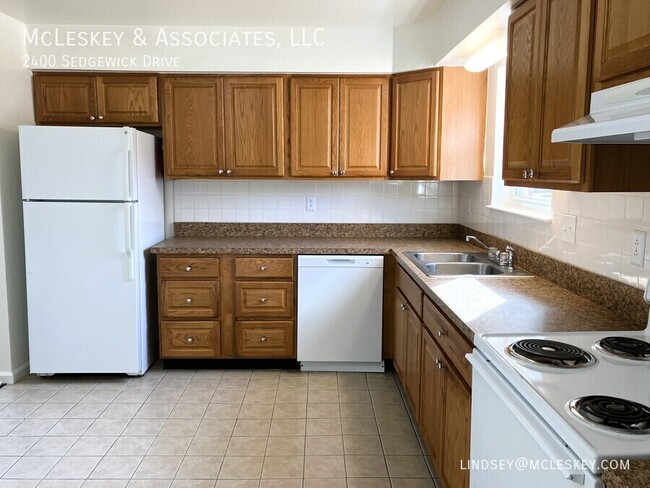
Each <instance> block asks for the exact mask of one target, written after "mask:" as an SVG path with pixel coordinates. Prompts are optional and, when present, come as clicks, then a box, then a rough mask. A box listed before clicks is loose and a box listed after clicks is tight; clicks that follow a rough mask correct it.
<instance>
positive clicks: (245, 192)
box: [173, 180, 460, 223]
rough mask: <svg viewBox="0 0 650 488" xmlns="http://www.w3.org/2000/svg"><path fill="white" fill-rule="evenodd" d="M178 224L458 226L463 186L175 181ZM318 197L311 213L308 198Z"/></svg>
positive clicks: (427, 183) (298, 181)
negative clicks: (291, 223)
mask: <svg viewBox="0 0 650 488" xmlns="http://www.w3.org/2000/svg"><path fill="white" fill-rule="evenodd" d="M173 188H174V220H175V221H176V222H314V223H321V222H322V223H455V222H457V221H458V195H459V189H460V185H459V183H453V182H443V183H438V182H435V181H312V180H309V181H300V180H245V181H242V180H217V181H215V180H176V181H174V182H173ZM307 196H314V197H316V210H315V211H307V210H305V206H306V197H307Z"/></svg>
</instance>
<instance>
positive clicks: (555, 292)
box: [151, 236, 650, 488]
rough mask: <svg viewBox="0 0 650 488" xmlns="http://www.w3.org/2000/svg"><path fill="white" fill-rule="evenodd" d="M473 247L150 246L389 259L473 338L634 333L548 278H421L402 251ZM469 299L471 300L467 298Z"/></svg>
mask: <svg viewBox="0 0 650 488" xmlns="http://www.w3.org/2000/svg"><path fill="white" fill-rule="evenodd" d="M477 250H479V249H478V248H477V247H476V246H473V245H471V244H468V243H466V242H464V241H461V240H458V239H439V238H435V239H432V238H427V239H425V238H350V237H335V238H322V237H320V238H314V237H291V238H289V237H269V236H264V237H173V238H171V239H167V240H165V241H163V242H161V243H159V244H157V245H155V246H153V247H152V248H151V252H152V253H154V254H383V255H386V254H390V253H392V254H393V255H394V256H395V258H396V260H397V263H398V264H399V265H400V266H402V267H403V268H404V269H405V270H406V271H407V273H408V274H409V275H410V276H411V277H412V278H413V279H414V280H415V281H416V282H417V283H418V285H420V287H421V288H422V289H423V290H424V292H425V294H426V295H427V296H428V297H429V298H430V299H431V300H432V301H433V302H434V303H435V304H436V305H438V307H440V308H441V309H442V310H443V311H444V312H445V313H446V314H447V316H448V317H449V318H450V320H452V321H453V323H454V324H455V325H456V326H457V327H458V328H459V330H461V331H462V332H463V333H464V334H465V336H466V337H467V338H468V339H469V340H470V341H473V338H474V334H483V333H490V332H512V333H526V332H531V333H544V332H563V331H594V330H641V329H643V328H644V326H642V325H639V324H633V323H630V322H627V321H625V320H623V319H621V318H619V317H618V316H617V315H616V314H614V313H613V312H611V311H609V310H607V309H605V308H603V307H602V306H600V305H598V304H596V303H594V302H592V301H589V300H587V299H585V298H582V297H580V296H578V295H576V294H574V293H572V292H570V291H568V290H565V289H564V288H561V287H560V286H557V285H555V284H553V283H551V282H550V281H547V280H545V279H542V278H539V277H537V276H528V277H494V276H492V277H490V276H462V277H429V276H426V275H425V274H424V273H422V272H421V271H420V270H419V269H418V268H417V266H416V265H415V264H414V263H413V262H411V261H410V260H409V259H408V258H407V257H406V255H405V254H404V253H405V252H407V251H434V252H435V251H470V252H476V251H477ZM468 297H471V300H470V299H468ZM603 481H604V482H605V483H606V486H607V488H636V487H638V488H640V487H646V486H650V460H649V461H634V462H632V463H631V464H630V469H629V470H613V471H605V472H604V473H603Z"/></svg>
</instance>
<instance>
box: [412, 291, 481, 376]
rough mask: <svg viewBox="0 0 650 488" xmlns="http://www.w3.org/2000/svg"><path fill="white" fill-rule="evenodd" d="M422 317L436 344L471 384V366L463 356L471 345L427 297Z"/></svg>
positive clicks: (469, 349) (467, 352)
mask: <svg viewBox="0 0 650 488" xmlns="http://www.w3.org/2000/svg"><path fill="white" fill-rule="evenodd" d="M422 318H423V321H424V325H425V327H426V328H427V329H429V331H430V332H431V335H433V337H434V338H435V339H436V341H438V344H439V345H440V347H441V348H442V350H443V351H444V353H445V354H446V355H447V356H448V357H449V359H450V360H451V361H452V362H453V363H454V366H455V367H456V369H457V370H458V372H459V373H460V374H461V376H462V377H463V379H464V380H465V381H466V382H467V384H468V385H471V384H472V366H471V365H470V364H469V362H468V361H467V359H466V358H465V355H466V354H469V353H470V352H472V346H471V345H470V344H469V342H467V340H465V338H464V337H463V336H462V334H461V333H460V332H459V331H458V330H456V327H454V326H453V325H452V324H451V322H449V319H447V317H445V316H444V314H443V313H442V312H441V311H440V310H439V309H438V307H436V306H435V305H434V304H433V302H431V300H429V299H428V298H425V299H424V312H423V317H422Z"/></svg>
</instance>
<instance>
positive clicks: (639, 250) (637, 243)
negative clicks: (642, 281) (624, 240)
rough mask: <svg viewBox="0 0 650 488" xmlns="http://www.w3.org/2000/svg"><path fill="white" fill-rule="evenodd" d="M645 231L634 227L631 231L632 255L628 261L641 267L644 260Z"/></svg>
mask: <svg viewBox="0 0 650 488" xmlns="http://www.w3.org/2000/svg"><path fill="white" fill-rule="evenodd" d="M645 238H646V234H645V231H642V230H637V229H634V230H633V231H632V255H631V256H630V263H632V264H634V265H635V266H639V267H641V268H643V261H644V260H645Z"/></svg>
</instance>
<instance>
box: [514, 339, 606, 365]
mask: <svg viewBox="0 0 650 488" xmlns="http://www.w3.org/2000/svg"><path fill="white" fill-rule="evenodd" d="M506 351H507V352H508V354H510V355H511V356H512V357H513V358H515V359H518V360H519V361H520V362H522V363H524V365H526V364H527V363H528V365H530V364H536V365H542V366H550V367H556V368H565V369H574V368H586V367H589V366H593V365H594V364H596V359H595V358H594V356H593V355H592V354H590V353H588V352H587V351H585V350H583V349H580V348H579V347H576V346H572V345H571V344H567V343H565V342H557V341H550V340H547V339H521V340H518V341H516V342H513V343H512V344H510V345H509V346H508V348H507V349H506Z"/></svg>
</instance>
